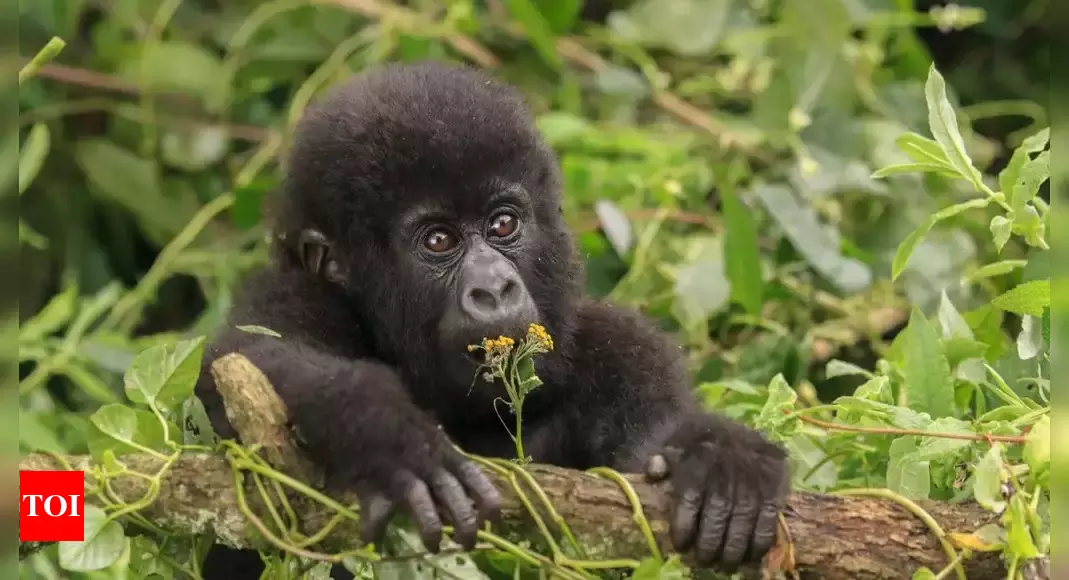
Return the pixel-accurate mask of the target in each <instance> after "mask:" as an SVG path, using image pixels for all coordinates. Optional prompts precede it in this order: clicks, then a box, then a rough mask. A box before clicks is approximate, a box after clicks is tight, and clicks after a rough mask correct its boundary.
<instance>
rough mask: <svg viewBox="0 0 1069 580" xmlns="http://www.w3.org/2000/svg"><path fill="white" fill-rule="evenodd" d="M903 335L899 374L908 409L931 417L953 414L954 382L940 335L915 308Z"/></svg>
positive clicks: (936, 417)
mask: <svg viewBox="0 0 1069 580" xmlns="http://www.w3.org/2000/svg"><path fill="white" fill-rule="evenodd" d="M903 334H905V335H906V336H905V337H904V339H903V342H902V352H903V365H902V374H903V375H904V376H905V388H906V397H907V400H908V402H909V405H908V406H909V408H910V409H913V410H915V411H919V412H923V413H928V414H929V415H931V416H932V418H933V419H938V418H940V417H950V416H953V415H954V413H955V409H954V382H953V379H952V377H951V375H950V364H949V362H948V361H947V359H946V356H945V355H944V354H943V349H942V348H941V345H940V343H939V334H938V333H937V332H936V330H935V328H934V327H933V326H932V325H931V323H929V322H928V319H927V318H925V317H924V315H923V314H921V312H920V311H919V310H917V309H913V312H912V314H911V315H910V318H909V323H908V324H907V325H906V328H905V330H904V331H903Z"/></svg>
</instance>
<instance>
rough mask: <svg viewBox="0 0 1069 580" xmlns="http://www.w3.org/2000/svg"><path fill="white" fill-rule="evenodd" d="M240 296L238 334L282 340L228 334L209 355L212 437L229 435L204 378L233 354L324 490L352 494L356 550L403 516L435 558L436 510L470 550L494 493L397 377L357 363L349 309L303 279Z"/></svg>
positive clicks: (494, 506) (364, 361) (266, 277)
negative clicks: (261, 378)
mask: <svg viewBox="0 0 1069 580" xmlns="http://www.w3.org/2000/svg"><path fill="white" fill-rule="evenodd" d="M246 288H247V294H246V296H244V297H243V298H244V301H243V303H242V306H243V308H241V309H239V310H236V311H235V313H234V315H233V316H232V317H231V319H232V321H233V324H256V325H260V326H265V327H267V328H270V329H272V330H274V331H276V332H278V333H279V334H281V338H278V337H274V336H267V335H263V334H253V333H248V332H243V331H241V330H239V329H237V328H234V327H233V326H230V325H228V326H227V328H226V329H225V330H224V331H223V332H222V334H221V335H220V336H219V337H217V338H216V339H215V341H214V342H213V344H212V345H211V346H210V347H209V348H208V350H207V353H206V356H205V360H204V369H202V373H201V378H200V381H199V382H198V384H197V395H198V396H199V397H200V398H201V400H202V401H203V402H204V404H205V407H206V408H207V410H208V413H209V417H210V418H211V421H212V424H213V426H214V427H215V429H216V430H217V431H218V432H219V434H220V435H221V436H223V437H234V436H235V435H236V434H235V433H234V431H233V429H232V428H231V426H230V425H229V423H228V422H227V420H226V415H225V410H224V408H223V404H222V400H221V397H220V395H219V393H218V392H217V390H216V387H215V383H214V380H213V379H212V376H211V373H210V372H207V369H208V365H210V364H211V362H212V361H213V360H214V359H216V358H218V357H220V356H223V355H225V354H229V353H235V352H236V353H240V354H242V355H244V356H245V357H246V358H248V359H249V360H250V361H251V362H252V363H253V364H254V365H256V366H257V367H258V368H259V369H260V370H261V371H262V372H263V373H264V374H265V375H266V376H267V378H268V379H269V380H270V381H271V383H272V385H273V386H274V387H275V389H276V390H277V392H278V394H279V396H280V397H281V398H282V400H283V401H284V402H285V404H286V406H287V410H288V413H289V416H290V419H291V422H292V423H293V425H294V427H295V428H296V430H297V432H298V433H299V435H300V437H301V439H303V440H304V442H305V443H306V444H307V446H308V451H309V454H310V455H311V456H312V457H313V459H315V460H316V462H317V463H318V464H319V465H321V466H323V468H324V470H325V472H326V474H327V477H328V483H330V484H331V485H333V486H342V487H345V488H347V489H349V490H352V491H355V492H356V494H357V495H358V497H359V498H360V501H361V513H362V514H364V517H363V518H362V522H361V524H362V527H363V533H362V541H364V542H375V541H378V540H379V539H380V538H381V537H382V535H383V534H384V532H385V528H386V525H387V523H388V521H389V519H390V516H391V515H392V514H393V512H394V509H395V507H397V506H398V505H404V506H405V507H407V509H408V511H409V512H410V513H411V514H412V516H413V519H414V520H415V521H416V523H417V524H418V526H419V529H420V532H421V535H422V539H423V542H424V544H425V546H426V547H427V548H428V549H430V550H432V551H436V550H437V549H438V547H439V543H440V540H441V532H442V522H441V520H440V518H439V515H438V513H439V510H438V506H441V508H442V509H441V510H440V511H441V513H442V514H443V515H444V516H445V518H446V519H447V520H448V521H449V523H452V524H453V525H454V526H455V528H456V539H457V541H458V542H459V543H461V544H462V545H463V546H465V547H466V548H469V549H470V548H471V547H473V546H474V543H475V535H476V531H477V529H478V526H479V523H480V520H483V519H487V518H491V519H494V518H496V517H497V516H498V510H499V509H500V508H499V506H500V498H499V495H498V493H497V491H496V490H495V489H494V487H493V485H492V484H491V483H490V481H489V480H488V479H487V478H486V477H485V475H483V474H482V473H481V472H480V471H479V470H478V469H477V468H476V467H475V466H474V465H473V464H471V463H470V462H468V461H466V460H465V459H464V458H463V456H462V455H460V454H459V453H458V452H457V450H456V449H455V448H454V447H453V445H452V443H451V442H450V441H449V440H448V438H447V437H446V436H445V434H444V433H443V432H442V431H441V430H440V429H439V428H438V426H437V425H436V424H435V423H434V422H433V421H432V419H431V418H430V417H429V416H428V415H427V414H426V413H424V412H423V411H422V410H421V409H419V408H418V407H417V406H416V405H415V404H414V403H413V402H412V401H411V399H410V397H409V394H408V390H407V389H406V388H405V385H404V384H403V382H402V380H401V378H400V377H399V376H398V374H397V373H396V372H395V371H394V369H392V368H391V367H389V366H387V365H385V364H383V363H382V362H379V361H377V360H375V359H371V358H364V357H361V356H359V355H360V348H359V339H358V334H357V332H356V329H355V325H354V324H352V323H353V320H352V319H349V318H347V317H346V316H345V315H344V313H345V312H346V310H345V308H344V305H342V304H332V299H333V300H337V297H334V296H331V295H329V294H330V292H329V289H325V288H323V287H322V286H320V285H317V284H315V283H314V282H313V281H310V280H308V279H306V278H304V276H302V275H301V273H299V272H293V273H287V272H278V271H268V272H265V273H263V274H261V275H259V276H256V277H254V278H253V279H251V280H250V283H249V284H248V285H247V286H246ZM469 496H470V497H471V498H472V499H474V500H475V506H476V508H475V509H473V507H472V501H471V499H469ZM476 509H477V510H478V514H476V513H475V512H476Z"/></svg>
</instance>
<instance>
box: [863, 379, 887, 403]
mask: <svg viewBox="0 0 1069 580" xmlns="http://www.w3.org/2000/svg"><path fill="white" fill-rule="evenodd" d="M854 396H855V397H857V398H858V399H867V400H869V401H877V402H880V403H885V404H890V403H891V402H892V400H893V399H892V396H891V379H889V378H887V377H884V376H879V377H872V378H871V379H869V380H868V381H865V383H864V384H862V385H861V386H859V387H858V388H857V389H856V390H855V391H854Z"/></svg>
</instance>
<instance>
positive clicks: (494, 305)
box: [461, 276, 529, 324]
mask: <svg viewBox="0 0 1069 580" xmlns="http://www.w3.org/2000/svg"><path fill="white" fill-rule="evenodd" d="M528 306H529V299H528V297H527V293H526V292H525V291H524V289H523V286H522V285H521V284H520V282H519V280H518V279H517V278H515V277H514V276H508V277H502V278H496V279H491V280H480V281H479V282H477V283H474V284H471V285H470V286H469V287H468V288H467V291H466V292H464V295H463V298H462V299H461V307H462V308H463V310H464V312H466V313H467V314H468V316H471V317H472V318H473V319H474V320H476V321H478V322H480V323H484V324H486V323H494V322H501V321H506V320H510V319H513V318H518V317H520V316H523V315H524V314H525V311H526V310H527V309H528Z"/></svg>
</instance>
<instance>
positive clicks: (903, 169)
mask: <svg viewBox="0 0 1069 580" xmlns="http://www.w3.org/2000/svg"><path fill="white" fill-rule="evenodd" d="M908 173H936V174H938V175H942V176H943V177H950V178H957V179H961V178H962V177H961V174H959V173H958V172H957V171H954V170H953V168H950V167H947V166H946V165H943V164H941V163H904V164H902V165H888V166H887V167H883V168H880V169H877V170H876V171H875V172H873V174H872V177H873V179H883V178H884V177H889V176H891V175H902V174H908Z"/></svg>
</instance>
